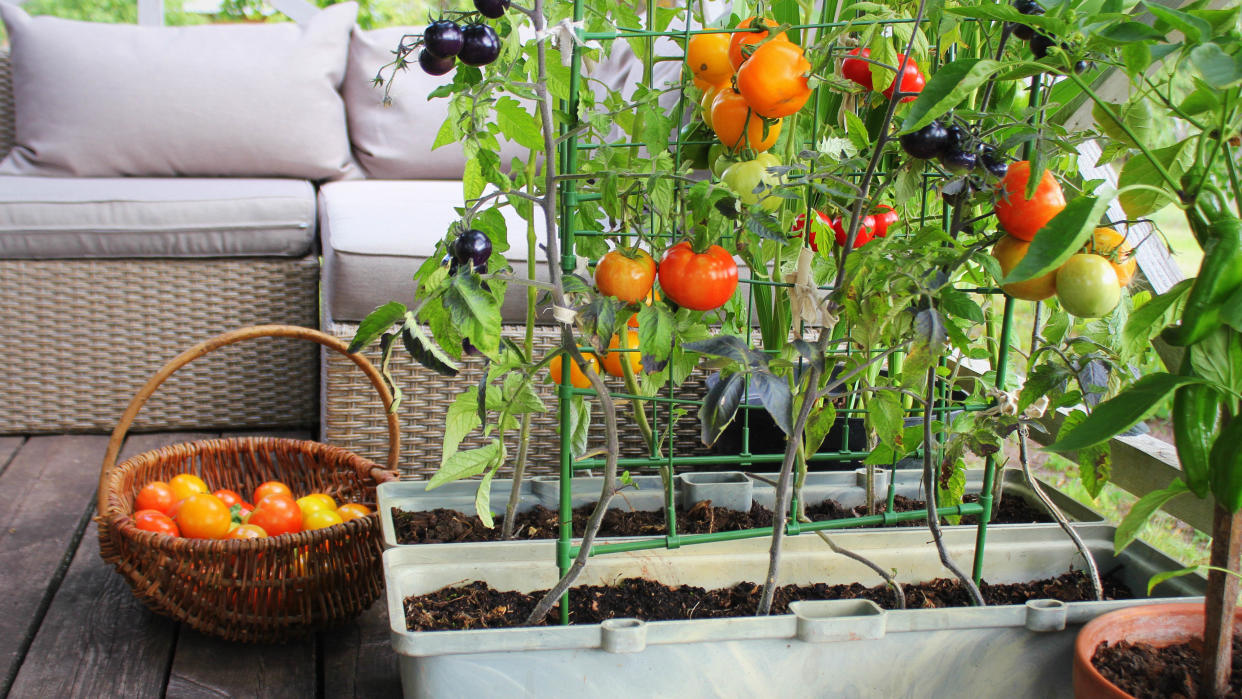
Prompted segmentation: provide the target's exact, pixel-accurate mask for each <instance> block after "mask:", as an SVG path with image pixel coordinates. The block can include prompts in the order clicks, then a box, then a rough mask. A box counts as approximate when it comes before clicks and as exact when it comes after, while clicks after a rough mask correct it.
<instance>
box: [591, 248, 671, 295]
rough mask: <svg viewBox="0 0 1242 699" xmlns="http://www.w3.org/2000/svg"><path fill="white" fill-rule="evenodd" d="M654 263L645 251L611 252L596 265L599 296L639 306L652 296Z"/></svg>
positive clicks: (654, 272)
mask: <svg viewBox="0 0 1242 699" xmlns="http://www.w3.org/2000/svg"><path fill="white" fill-rule="evenodd" d="M655 275H656V263H655V260H653V259H651V255H649V254H648V253H647V252H646V251H645V250H628V251H625V252H622V251H621V250H612V251H610V252H609V253H608V254H606V255H604V256H603V257H602V258H600V261H599V264H598V265H596V266H595V286H596V287H598V288H599V293H601V294H603V295H605V296H613V297H616V298H617V299H618V300H620V301H624V302H626V303H638V302H639V301H641V300H643V299H644V298H646V297H647V295H648V294H650V293H651V285H652V284H653V283H654V282H655Z"/></svg>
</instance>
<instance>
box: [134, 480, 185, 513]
mask: <svg viewBox="0 0 1242 699" xmlns="http://www.w3.org/2000/svg"><path fill="white" fill-rule="evenodd" d="M174 502H176V498H175V496H174V495H173V489H172V486H170V485H168V484H167V483H165V482H164V481H151V482H150V483H147V484H146V485H144V486H142V490H139V491H138V495H137V497H135V498H134V509H135V510H156V511H158V512H163V513H164V514H168V511H169V510H171V509H172V506H173V503H174Z"/></svg>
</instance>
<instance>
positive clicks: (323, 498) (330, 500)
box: [306, 493, 336, 510]
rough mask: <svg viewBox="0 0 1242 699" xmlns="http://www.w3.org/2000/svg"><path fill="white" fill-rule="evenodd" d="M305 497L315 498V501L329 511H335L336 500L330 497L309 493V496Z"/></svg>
mask: <svg viewBox="0 0 1242 699" xmlns="http://www.w3.org/2000/svg"><path fill="white" fill-rule="evenodd" d="M306 497H308V498H315V499H316V500H319V501H320V502H322V503H323V504H324V505H327V507H328V509H329V510H335V509H336V500H335V499H334V498H333V497H332V496H331V495H328V494H327V493H311V494H310V495H307V496H306Z"/></svg>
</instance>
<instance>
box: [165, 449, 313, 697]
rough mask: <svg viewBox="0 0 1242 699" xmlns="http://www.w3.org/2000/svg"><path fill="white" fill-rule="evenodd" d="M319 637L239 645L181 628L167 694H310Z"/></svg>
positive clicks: (282, 695) (222, 695)
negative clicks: (316, 643)
mask: <svg viewBox="0 0 1242 699" xmlns="http://www.w3.org/2000/svg"><path fill="white" fill-rule="evenodd" d="M260 435H266V436H279V437H290V438H293V439H309V438H310V432H308V431H298V432H287V431H280V432H275V431H273V432H226V433H225V434H224V436H225V437H238V436H260ZM317 661H318V659H317V657H316V653H315V640H314V639H313V638H307V639H304V640H297V641H291V642H289V643H288V644H283V645H282V644H239V643H225V642H223V641H220V640H217V639H214V638H211V637H208V636H204V635H203V634H201V633H198V632H196V631H192V630H190V629H185V628H183V629H182V632H181V637H180V638H179V639H178V641H177V653H176V656H175V657H174V658H173V664H172V670H171V672H170V674H169V678H168V688H167V696H168V697H169V698H170V699H173V698H175V697H299V698H300V697H312V696H315V695H316V685H317V684H318V680H317V677H318V662H317Z"/></svg>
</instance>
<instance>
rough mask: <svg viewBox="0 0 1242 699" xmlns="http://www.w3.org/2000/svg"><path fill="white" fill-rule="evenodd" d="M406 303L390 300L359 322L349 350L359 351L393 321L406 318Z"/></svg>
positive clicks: (382, 332) (390, 325)
mask: <svg viewBox="0 0 1242 699" xmlns="http://www.w3.org/2000/svg"><path fill="white" fill-rule="evenodd" d="M405 311H406V308H405V304H402V303H397V302H396V301H389V302H388V303H386V304H384V305H383V306H380V307H379V308H377V309H375V310H374V311H371V312H370V313H368V314H367V317H366V318H363V319H362V322H361V323H359V324H358V330H357V332H355V333H354V339H352V340H350V341H349V349H348V350H347V351H349V352H351V353H352V352H357V351H358V350H360V349H362V348H363V347H366V346H367V345H369V344H371V343H372V342H374V341H375V338H377V337H379V336H380V335H382V334H384V331H386V330H388V329H389V328H391V327H392V325H393V323H396V322H397V321H400V320H403V319H404V318H405Z"/></svg>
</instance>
